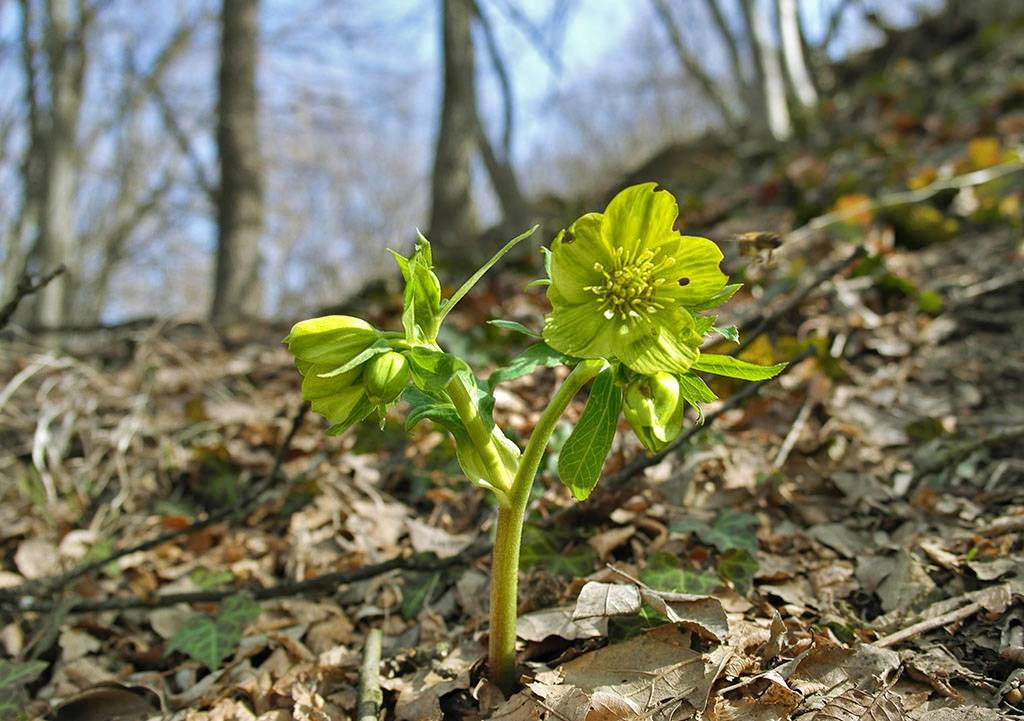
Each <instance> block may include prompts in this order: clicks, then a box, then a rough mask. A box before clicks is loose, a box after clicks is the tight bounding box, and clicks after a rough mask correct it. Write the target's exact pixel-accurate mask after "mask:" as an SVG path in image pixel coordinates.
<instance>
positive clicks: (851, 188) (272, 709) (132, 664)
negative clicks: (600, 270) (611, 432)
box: [0, 30, 1024, 721]
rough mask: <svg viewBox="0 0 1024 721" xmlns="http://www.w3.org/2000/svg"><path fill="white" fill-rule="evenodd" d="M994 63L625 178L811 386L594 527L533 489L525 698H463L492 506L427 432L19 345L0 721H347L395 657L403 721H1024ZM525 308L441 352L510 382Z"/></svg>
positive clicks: (479, 682)
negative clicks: (818, 126) (646, 185)
mask: <svg viewBox="0 0 1024 721" xmlns="http://www.w3.org/2000/svg"><path fill="white" fill-rule="evenodd" d="M992 32H995V31H994V30H993V31H992ZM986 42H987V43H988V44H982V43H981V41H980V40H977V39H976V40H975V41H972V42H971V43H968V44H965V45H963V46H960V47H959V49H958V48H950V49H949V50H948V53H954V55H953V56H952V57H946V56H945V55H942V54H940V55H938V56H936V57H932V58H930V59H929V60H928V62H916V61H914V60H912V59H908V58H901V59H897V60H896V61H895V63H894V64H893V65H892V66H890V67H888V68H887V69H886V71H885V72H879V73H878V74H877V77H876V76H871V77H869V78H867V80H866V81H865V83H863V84H862V88H861V90H860V91H858V93H857V94H855V95H854V96H852V98H850V99H849V105H848V107H847V109H846V110H844V111H843V112H842V113H839V112H838V111H837V114H836V115H835V116H833V117H832V118H831V119H830V120H829V121H828V123H827V124H826V125H825V126H823V127H824V128H825V129H826V130H825V131H824V133H825V135H826V136H828V137H827V138H826V139H825V140H822V139H820V138H819V139H816V140H815V139H812V140H809V141H808V142H807V143H806V144H804V145H802V146H794V147H791V148H788V149H782V150H779V151H777V152H772V153H771V154H767V155H764V154H763V155H761V156H759V157H757V158H753V157H747V158H745V159H741V158H734V159H724V158H723V157H722V156H721V155H718V154H712V153H710V152H706V151H705V154H704V155H702V152H701V149H700V147H698V146H691V147H689V148H683V147H680V148H673V149H670V150H669V151H667V153H666V154H664V155H663V156H662V157H661V158H660V160H659V161H658V162H660V163H661V165H660V166H659V167H649V168H646V169H645V170H644V171H643V175H644V176H645V177H643V178H641V179H644V180H659V181H660V182H662V183H664V184H665V185H666V186H667V187H669V188H670V189H672V190H673V191H674V192H675V193H676V194H677V197H679V199H680V204H681V208H682V215H681V217H680V223H679V227H680V229H681V230H683V231H684V232H687V233H693V234H707V235H708V236H709V237H712V238H713V239H715V240H719V241H721V243H722V245H723V248H724V249H725V250H726V253H727V262H726V265H727V268H726V270H727V272H730V273H732V274H733V275H734V277H735V278H736V279H741V280H743V281H744V282H745V283H746V285H745V288H744V290H743V291H741V293H740V294H738V295H737V296H736V297H735V298H734V299H733V301H731V302H730V303H729V304H728V305H727V306H726V307H725V310H726V312H725V313H724V314H723V315H727V316H728V318H727V319H725V318H723V320H727V322H734V323H736V324H737V325H738V326H739V327H740V330H741V337H742V338H743V339H744V341H749V345H748V346H747V347H746V348H745V350H744V351H743V353H744V357H747V358H750V359H753V360H756V361H760V362H774V361H777V360H786V359H798V360H796V361H795V362H793V363H791V365H790V366H789V367H788V368H787V371H786V373H785V374H784V375H783V376H781V377H780V378H778V379H777V380H773V381H770V382H768V383H765V384H762V385H759V386H758V388H757V389H756V390H757V392H756V393H755V394H752V395H750V396H742V397H741V396H736V395H735V394H736V393H737V392H738V391H739V390H740V389H739V388H737V387H733V386H731V385H729V384H726V383H717V384H715V385H713V387H714V388H715V389H716V390H717V391H718V392H719V394H720V395H721V396H722V398H723V399H724V400H722V401H719V402H716V403H714V404H710V405H709V406H708V407H707V408H706V409H705V410H706V412H707V414H708V421H707V423H705V424H704V425H694V426H692V428H691V429H690V430H688V431H687V433H686V437H685V439H684V441H683V442H681V443H680V444H679V445H678V446H676V447H674V448H673V449H672V450H671V452H669V453H665V454H661V455H659V456H657V457H651V456H649V455H646V454H645V453H644V452H643V451H642V448H641V447H640V445H639V444H638V443H637V442H636V440H635V438H633V436H632V435H631V434H630V432H629V431H628V426H626V425H625V424H623V425H622V433H620V434H619V437H618V439H617V440H616V442H615V445H614V447H613V451H612V456H611V458H610V459H609V462H608V464H607V466H606V468H605V474H606V478H605V479H604V481H602V483H601V484H599V485H598V488H597V490H596V491H595V492H594V494H593V496H592V497H591V498H590V499H588V501H586V502H585V503H582V504H577V503H575V502H573V501H572V499H571V496H570V495H569V493H568V492H567V491H566V489H565V488H564V487H563V486H562V485H561V484H560V483H559V482H558V479H557V477H556V475H555V472H554V468H555V466H554V464H553V463H548V464H547V466H546V470H545V471H544V473H543V474H542V477H541V479H540V481H539V483H538V488H537V493H536V499H535V501H534V503H533V504H532V506H531V510H530V516H529V523H528V527H527V533H526V537H525V542H524V556H523V565H522V575H521V586H520V590H521V598H520V609H521V617H520V622H519V636H520V641H521V654H520V660H521V662H522V671H523V687H522V690H521V691H520V692H519V693H517V694H516V695H514V696H513V697H512V698H510V699H507V700H506V699H505V698H504V697H503V696H501V695H500V694H499V693H498V692H497V691H496V690H495V689H494V688H493V687H492V686H490V685H489V684H488V683H487V682H486V681H485V680H484V679H483V678H482V677H481V674H480V670H479V662H480V661H481V659H482V658H483V656H484V655H485V643H486V627H487V609H486V606H487V601H486V598H487V593H486V588H487V584H488V568H489V550H488V538H489V533H490V531H491V530H492V529H491V524H492V516H493V508H492V506H491V504H490V503H489V501H488V496H487V493H486V492H485V491H483V490H482V489H479V488H477V487H475V486H472V485H470V484H469V483H467V482H465V481H464V480H461V478H460V474H459V472H458V466H457V463H456V461H455V458H454V453H453V450H452V448H451V447H450V445H449V444H448V442H447V441H446V438H445V436H443V435H442V434H441V433H440V432H438V431H436V430H432V429H431V428H429V427H427V426H426V424H421V425H420V426H417V427H416V428H414V429H413V431H412V432H411V433H407V432H406V431H405V430H404V429H403V426H402V421H401V418H400V415H401V414H400V411H401V407H399V409H398V412H397V413H396V414H395V417H394V418H392V419H389V421H388V423H387V425H386V426H385V427H384V428H383V430H380V429H378V426H377V425H376V424H375V423H373V422H370V423H367V424H364V425H363V426H360V427H357V428H354V429H352V430H351V431H349V432H348V433H346V434H344V435H342V436H340V437H328V436H326V435H325V434H324V433H323V430H324V429H325V427H326V423H325V421H324V420H323V419H322V418H320V417H319V416H315V415H314V414H309V413H304V412H303V409H302V406H301V399H300V389H299V385H300V381H301V379H300V377H299V375H298V373H297V372H296V371H295V369H294V366H293V364H292V360H291V357H290V356H289V355H288V353H287V352H286V350H285V348H284V346H283V345H281V343H280V339H281V338H282V337H283V335H284V334H285V333H286V332H287V328H275V327H270V326H251V327H247V328H234V329H229V330H227V331H223V332H220V333H218V332H214V331H213V330H212V329H210V328H207V327H205V326H202V325H197V324H184V323H171V322H165V323H156V324H140V325H135V326H128V327H122V328H119V329H111V330H108V331H102V332H93V333H88V334H79V335H77V336H70V335H62V336H60V338H59V340H60V344H59V345H58V344H55V342H54V338H52V337H40V336H34V335H30V334H25V333H20V332H18V331H17V330H16V329H15V330H9V332H8V333H7V335H6V337H5V339H4V340H3V341H2V342H0V444H2V446H3V448H4V449H5V450H6V451H7V452H6V453H5V454H3V456H0V479H2V480H3V483H2V485H0V649H2V654H3V656H2V657H0V718H16V717H17V715H18V714H19V713H21V714H24V715H25V716H26V717H28V718H55V719H58V720H61V721H68V720H71V719H75V720H76V721H91V720H92V719H97V720H98V719H111V718H120V719H145V718H151V717H152V718H161V717H163V718H169V719H175V720H180V721H185V720H189V721H192V720H198V719H211V720H213V719H263V720H267V721H270V720H273V721H285V720H287V719H302V720H306V719H346V718H356V717H357V703H358V689H359V686H360V682H361V680H364V679H365V678H366V677H367V674H366V673H364V670H365V669H364V668H363V666H364V663H363V661H364V658H365V657H367V654H368V653H369V654H371V655H370V656H369V657H370V659H371V661H372V660H373V655H372V652H373V646H374V644H373V643H370V644H367V640H368V639H373V638H374V634H375V633H376V631H374V633H371V631H372V630H375V629H379V631H380V632H381V633H382V637H383V641H382V649H381V651H380V653H381V659H382V660H381V663H380V664H379V666H378V665H377V664H372V663H371V664H370V665H371V666H374V667H378V668H379V670H380V679H379V685H380V687H381V690H382V694H383V695H382V698H383V706H382V708H381V710H380V718H385V719H442V718H444V719H476V718H495V719H505V720H506V721H511V720H512V719H558V720H562V721H565V720H569V719H573V720H574V719H587V720H594V719H613V718H651V719H689V718H698V719H709V720H710V719H715V720H731V719H744V720H747V719H765V720H767V719H787V718H795V719H812V718H817V719H821V720H822V721H825V720H829V721H832V720H836V719H842V720H845V719H899V718H910V719H920V720H922V721H924V720H927V721H939V720H941V721H946V720H948V719H962V720H964V721H968V720H975V719H977V720H979V721H980V720H987V719H999V718H1010V717H1018V716H1020V717H1024V703H1022V697H1024V603H1022V600H1024V453H1022V451H1021V449H1022V448H1024V246H1022V237H1021V201H1022V200H1024V172H1022V169H1024V165H1022V161H1021V152H1020V147H1021V142H1022V140H1024V110H1022V107H1024V102H1022V100H1024V86H1022V85H1021V84H1020V79H1019V78H1013V77H1010V76H1007V77H1003V76H1002V75H1001V74H1000V71H999V70H998V69H999V68H1007V67H1010V68H1012V67H1020V66H1021V63H1022V62H1024V58H1022V57H1020V55H1021V50H1020V49H1018V48H1014V47H1012V45H1011V44H998V43H995V42H994V41H993V40H992V38H991V37H989V39H988V40H987V41H986ZM979 48H980V49H979ZM958 52H959V53H961V55H956V54H955V53H958ZM979 53H982V55H981V59H982V60H983V61H984V62H980V61H978V59H977V58H978V54H979ZM964 54H970V57H971V58H972V62H967V61H966V60H965V59H964V57H966V55H964ZM936 87H939V88H941V90H939V91H936V90H935V88H936ZM968 87H969V88H971V91H970V92H966V91H964V88H968ZM842 128H845V130H843V132H842V133H840V132H839V130H840V129H842ZM836 138H838V139H836ZM595 205H596V206H597V207H595V208H594V209H600V204H595ZM566 220H571V218H569V219H566ZM756 231H774V232H778V233H779V234H780V240H781V245H780V246H779V247H778V248H777V249H775V250H774V251H770V250H769V249H768V248H767V247H763V246H766V245H774V243H769V242H767V241H768V240H770V238H771V236H768V235H763V234H762V235H758V234H756V233H755V234H754V235H750V234H749V233H752V232H756ZM744 234H747V235H744ZM533 272H534V273H537V272H540V271H539V270H535V271H533ZM527 275H528V274H525V275H524V274H523V273H521V272H515V271H507V272H504V273H502V274H499V275H496V276H494V277H493V278H492V279H490V280H489V281H486V282H485V283H484V284H483V286H482V287H481V288H480V289H479V290H478V291H476V292H474V294H473V296H472V297H471V299H469V300H468V301H465V302H463V303H462V304H461V305H460V308H459V310H458V311H456V312H455V313H453V314H452V317H451V319H450V320H451V323H452V325H453V327H454V330H453V331H452V332H451V333H449V334H448V335H447V336H445V337H444V339H443V340H444V341H445V342H447V343H448V344H449V346H450V347H451V349H452V350H453V352H456V353H459V354H469V355H471V356H472V362H473V363H474V367H476V365H477V364H479V365H480V366H488V365H490V366H492V367H493V366H494V365H495V364H497V363H500V362H501V361H502V360H503V359H505V360H507V356H506V355H505V354H506V353H507V352H508V351H507V349H509V348H513V349H518V348H519V347H521V345H522V342H521V341H520V340H518V339H517V337H516V336H514V335H509V334H508V333H507V332H506V331H503V330H501V329H498V328H495V327H494V326H488V325H487V324H486V323H485V321H486V320H487V319H489V318H507V319H515V320H518V321H520V322H522V323H524V324H526V325H528V326H533V327H538V326H539V324H540V322H541V318H542V316H543V314H544V313H545V312H546V310H547V304H546V299H545V297H544V294H543V289H537V290H531V291H528V292H524V291H523V287H524V285H525V283H526V282H528V280H530V279H531V278H530V277H527ZM534 277H535V276H534ZM399 303H400V299H396V298H392V299H384V300H382V301H381V302H379V303H375V304H372V305H371V304H369V303H367V304H365V305H364V306H363V307H361V308H360V309H359V310H360V314H361V315H364V317H367V318H368V319H369V320H371V321H372V322H374V323H375V324H377V325H379V326H381V327H398V326H399V325H400V319H399V316H398V313H399V310H400V309H399V308H398V305H399ZM808 353H810V355H808ZM554 376H555V372H554V371H551V370H547V369H545V370H542V371H539V372H537V373H535V374H534V375H531V376H527V377H525V378H520V379H518V380H516V381H513V382H510V383H508V384H504V385H502V386H499V392H498V393H497V406H496V409H495V415H496V418H497V420H498V421H499V422H500V423H502V424H504V425H505V427H507V428H510V429H511V430H512V432H513V433H515V434H518V435H519V436H520V437H525V436H526V435H527V434H528V433H529V432H530V430H531V429H532V427H533V425H534V423H535V422H536V419H537V417H538V416H539V414H540V412H541V411H542V410H543V408H544V407H545V405H546V403H547V399H548V398H549V394H550V392H551V390H552V387H553V383H554V380H555V377H554ZM555 453H556V450H553V451H552V453H551V456H552V457H554V455H555ZM588 584H589V585H588ZM609 584H614V585H609ZM585 587H586V589H587V590H586V591H583V589H584V588H585ZM630 589H640V590H642V591H643V598H644V599H645V601H646V603H645V604H644V605H643V607H642V608H639V609H632V610H631V612H629V613H626V614H624V615H621V616H611V615H610V614H609V612H608V610H607V609H608V608H609V604H608V603H605V602H602V603H596V604H595V603H594V602H593V600H592V599H593V594H598V595H599V596H600V597H601V598H602V599H605V600H607V598H608V597H609V594H615V593H624V594H626V595H627V596H628V595H629V593H632V592H633V591H631V590H630ZM581 592H582V593H581ZM601 594H603V595H601ZM679 594H684V595H679ZM577 608H579V613H578V614H577V615H586V616H587V618H582V619H581V618H577V619H575V620H574V618H573V611H574V610H576V609H577ZM656 609H657V610H656ZM667 617H672V618H673V619H674V620H675V622H673V623H669V622H667Z"/></svg>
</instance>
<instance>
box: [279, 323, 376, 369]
mask: <svg viewBox="0 0 1024 721" xmlns="http://www.w3.org/2000/svg"><path fill="white" fill-rule="evenodd" d="M380 335H381V333H380V331H378V330H377V329H376V328H374V327H373V326H372V325H370V324H369V323H367V322H366V321H365V320H362V319H361V318H353V317H352V316H348V315H328V316H324V317H322V318H311V319H309V320H304V321H302V322H301V323H296V324H295V326H294V327H293V328H292V331H291V333H289V334H288V336H287V337H286V338H285V339H284V342H285V343H287V344H288V351H289V352H290V353H291V354H292V355H293V356H295V357H296V358H297V359H298V360H302V361H305V362H307V363H315V364H317V365H322V366H333V367H337V368H340V367H342V366H344V365H345V364H346V363H348V362H349V361H351V360H352V359H353V358H355V357H356V356H357V355H359V354H360V353H362V352H363V351H365V350H366V349H367V348H369V347H370V346H371V345H373V343H374V342H376V341H377V340H378V339H379V338H380Z"/></svg>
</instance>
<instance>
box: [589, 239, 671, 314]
mask: <svg viewBox="0 0 1024 721" xmlns="http://www.w3.org/2000/svg"><path fill="white" fill-rule="evenodd" d="M675 262H676V259H675V258H673V257H672V256H665V257H661V258H659V257H658V253H657V252H655V251H652V250H645V251H644V252H643V253H640V254H639V255H638V256H636V257H635V258H630V257H628V256H627V255H626V252H625V249H623V248H621V247H619V248H616V249H615V260H614V261H613V263H612V267H611V268H605V267H604V266H603V265H602V264H601V263H594V270H595V271H597V272H598V273H600V274H601V276H602V281H601V283H600V284H598V285H588V286H586V287H585V288H584V290H589V291H591V292H592V293H593V294H594V295H596V296H597V298H598V300H599V301H600V304H601V313H602V314H603V315H604V317H605V318H607V319H608V320H611V319H612V318H614V317H615V316H619V317H620V318H621V319H622V320H639V319H644V320H647V321H649V320H650V316H652V315H654V314H655V313H657V312H658V311H659V310H661V309H662V308H664V307H665V306H666V305H667V304H669V303H671V302H672V298H671V297H670V296H668V295H667V294H665V293H659V290H660V288H661V286H663V285H664V284H665V277H664V276H663V275H661V274H662V272H663V271H665V270H667V269H668V268H670V267H672V266H673V265H675Z"/></svg>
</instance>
